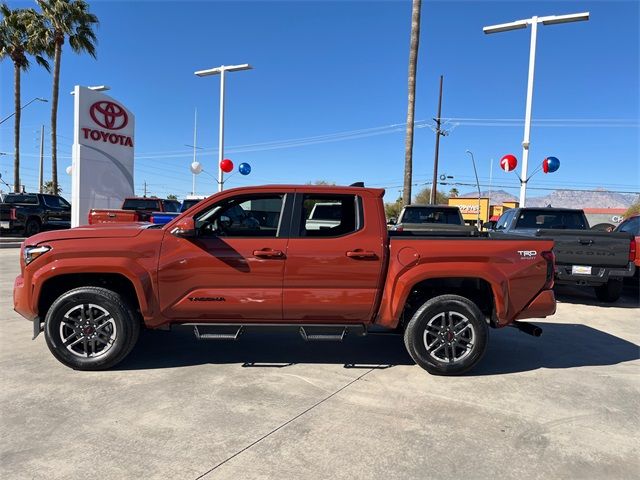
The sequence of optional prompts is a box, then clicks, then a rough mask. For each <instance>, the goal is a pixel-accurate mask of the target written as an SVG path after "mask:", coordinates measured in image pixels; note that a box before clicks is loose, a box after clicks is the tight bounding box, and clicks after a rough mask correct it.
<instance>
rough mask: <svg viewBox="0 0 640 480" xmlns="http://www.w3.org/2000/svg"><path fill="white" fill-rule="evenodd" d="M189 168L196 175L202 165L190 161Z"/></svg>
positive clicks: (200, 170)
mask: <svg viewBox="0 0 640 480" xmlns="http://www.w3.org/2000/svg"><path fill="white" fill-rule="evenodd" d="M189 168H190V169H191V173H193V174H195V175H198V174H199V173H200V172H202V165H201V164H200V162H191V166H190V167H189Z"/></svg>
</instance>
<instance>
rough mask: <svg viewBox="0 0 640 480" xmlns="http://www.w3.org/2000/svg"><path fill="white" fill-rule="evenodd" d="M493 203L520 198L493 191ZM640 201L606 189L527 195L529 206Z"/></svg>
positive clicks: (627, 204)
mask: <svg viewBox="0 0 640 480" xmlns="http://www.w3.org/2000/svg"><path fill="white" fill-rule="evenodd" d="M481 194H482V196H483V197H488V196H489V192H488V191H485V192H481ZM460 196H461V197H466V198H474V197H477V196H478V194H477V193H473V192H469V193H465V194H463V195H460ZM490 198H491V204H492V205H500V204H502V203H503V202H513V201H517V200H518V198H517V197H516V196H514V195H512V194H510V193H508V192H505V191H504V190H494V191H492V192H491V196H490ZM638 201H640V195H637V194H625V193H616V192H608V191H606V190H602V191H594V192H576V191H573V190H555V191H553V192H551V193H549V194H548V195H545V196H544V197H527V207H546V206H548V205H551V206H552V207H560V208H629V207H630V206H631V205H633V204H634V203H635V202H638Z"/></svg>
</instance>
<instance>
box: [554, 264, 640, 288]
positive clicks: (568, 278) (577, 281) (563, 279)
mask: <svg viewBox="0 0 640 480" xmlns="http://www.w3.org/2000/svg"><path fill="white" fill-rule="evenodd" d="M571 269H572V265H556V282H555V283H556V284H558V285H587V286H598V285H603V284H605V283H607V282H608V281H609V279H610V278H612V277H613V278H623V277H633V274H634V273H635V271H636V266H635V265H634V263H633V262H629V263H628V264H627V266H626V267H625V268H608V267H591V275H574V274H573V273H571Z"/></svg>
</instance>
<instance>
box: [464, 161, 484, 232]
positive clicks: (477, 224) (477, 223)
mask: <svg viewBox="0 0 640 480" xmlns="http://www.w3.org/2000/svg"><path fill="white" fill-rule="evenodd" d="M467 153H468V154H469V155H471V163H472V164H473V173H475V174H476V186H477V187H478V216H477V218H476V226H477V227H478V230H480V196H481V195H482V194H481V193H480V181H479V180H478V170H477V169H476V160H475V159H474V158H473V152H472V151H471V150H467Z"/></svg>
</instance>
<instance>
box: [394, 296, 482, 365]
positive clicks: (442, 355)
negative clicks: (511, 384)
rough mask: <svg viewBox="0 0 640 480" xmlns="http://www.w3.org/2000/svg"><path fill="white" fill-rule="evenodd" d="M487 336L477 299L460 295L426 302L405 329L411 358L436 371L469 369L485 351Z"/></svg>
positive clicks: (405, 338) (405, 339)
mask: <svg viewBox="0 0 640 480" xmlns="http://www.w3.org/2000/svg"><path fill="white" fill-rule="evenodd" d="M488 340H489V327H488V325H487V322H486V320H485V316H484V315H483V313H482V312H481V311H480V309H479V308H478V307H477V306H476V304H475V303H473V302H472V301H471V300H469V299H467V298H465V297H461V296H459V295H441V296H438V297H434V298H432V299H430V300H428V301H427V302H425V303H424V304H423V305H422V306H421V307H420V308H418V310H417V311H416V313H415V314H414V315H413V317H412V318H411V320H410V321H409V323H408V324H407V327H406V329H405V332H404V344H405V346H406V347H407V351H408V352H409V355H411V358H413V360H414V361H415V362H416V363H417V364H418V365H420V366H421V367H422V368H424V369H425V370H426V371H427V372H429V373H431V374H433V375H461V374H463V373H465V372H468V371H469V370H471V369H472V368H473V367H474V366H475V365H476V364H477V363H478V362H479V361H480V359H481V358H482V356H483V355H484V352H485V350H486V349H487V343H488ZM449 342H450V343H449ZM427 345H429V346H430V347H431V348H430V349H429V350H428V349H427V348H428V347H427Z"/></svg>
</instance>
